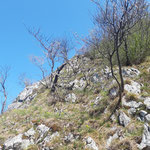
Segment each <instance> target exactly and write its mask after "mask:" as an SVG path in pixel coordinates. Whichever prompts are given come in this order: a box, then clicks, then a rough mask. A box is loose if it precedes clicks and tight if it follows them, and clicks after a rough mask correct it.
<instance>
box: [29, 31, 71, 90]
mask: <svg viewBox="0 0 150 150" xmlns="http://www.w3.org/2000/svg"><path fill="white" fill-rule="evenodd" d="M27 30H28V32H29V33H30V34H31V35H33V36H34V37H35V39H36V40H37V41H38V42H39V43H40V45H41V47H42V48H43V53H44V55H45V58H46V62H47V63H48V66H49V69H48V71H49V72H50V74H49V75H48V76H47V77H46V76H45V70H44V69H43V67H42V65H43V64H41V61H39V58H38V59H37V58H36V59H35V57H34V59H33V62H34V63H35V64H36V65H37V66H38V67H39V68H40V70H41V71H42V74H43V78H44V79H45V80H47V79H49V82H48V88H50V89H51V92H55V90H56V86H57V82H58V78H59V74H60V72H61V70H62V69H63V68H64V66H65V65H66V64H67V63H68V62H69V60H68V53H69V50H70V46H69V40H68V39H67V38H60V39H50V38H47V37H46V36H44V35H43V34H41V32H40V29H39V30H37V31H36V30H34V31H33V30H30V29H27ZM61 61H62V62H61ZM60 63H63V64H62V65H61V66H60V67H58V68H57V69H56V67H57V65H58V64H60ZM55 69H56V71H55Z"/></svg>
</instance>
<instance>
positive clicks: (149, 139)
mask: <svg viewBox="0 0 150 150" xmlns="http://www.w3.org/2000/svg"><path fill="white" fill-rule="evenodd" d="M148 146H149V147H150V126H149V125H148V124H147V123H145V124H144V132H143V136H142V141H141V143H140V144H139V145H138V147H139V149H141V150H142V149H143V148H145V147H148Z"/></svg>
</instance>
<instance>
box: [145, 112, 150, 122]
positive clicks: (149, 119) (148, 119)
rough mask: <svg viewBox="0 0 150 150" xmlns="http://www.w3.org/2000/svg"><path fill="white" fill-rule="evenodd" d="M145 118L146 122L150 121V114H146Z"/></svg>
mask: <svg viewBox="0 0 150 150" xmlns="http://www.w3.org/2000/svg"><path fill="white" fill-rule="evenodd" d="M145 119H146V121H147V122H150V114H148V115H146V116H145Z"/></svg>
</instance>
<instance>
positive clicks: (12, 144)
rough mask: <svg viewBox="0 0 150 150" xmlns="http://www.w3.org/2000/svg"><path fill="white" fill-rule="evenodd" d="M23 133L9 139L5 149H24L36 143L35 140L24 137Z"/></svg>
mask: <svg viewBox="0 0 150 150" xmlns="http://www.w3.org/2000/svg"><path fill="white" fill-rule="evenodd" d="M22 136H23V135H22V134H19V135H17V136H15V137H14V138H11V139H8V140H7V141H6V142H5V143H4V146H3V149H5V150H10V149H12V150H13V149H16V150H24V149H26V148H27V147H28V146H29V145H32V144H34V142H33V140H31V141H30V140H29V139H22Z"/></svg>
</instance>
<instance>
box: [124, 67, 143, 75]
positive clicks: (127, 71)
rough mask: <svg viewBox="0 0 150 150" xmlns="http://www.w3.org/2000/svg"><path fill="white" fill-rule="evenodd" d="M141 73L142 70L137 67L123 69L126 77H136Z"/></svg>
mask: <svg viewBox="0 0 150 150" xmlns="http://www.w3.org/2000/svg"><path fill="white" fill-rule="evenodd" d="M139 74H140V71H139V70H137V69H135V68H124V69H123V70H122V75H123V76H124V77H135V76H138V75H139Z"/></svg>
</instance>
